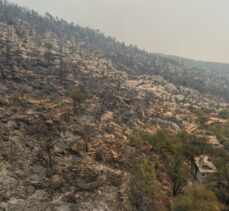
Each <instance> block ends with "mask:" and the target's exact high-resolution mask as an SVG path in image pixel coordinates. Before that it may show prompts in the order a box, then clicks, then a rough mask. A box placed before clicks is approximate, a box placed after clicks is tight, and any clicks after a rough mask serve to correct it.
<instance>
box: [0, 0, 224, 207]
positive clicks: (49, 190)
mask: <svg viewBox="0 0 229 211" xmlns="http://www.w3.org/2000/svg"><path fill="white" fill-rule="evenodd" d="M0 20H1V22H0V46H1V48H0V49H1V50H0V54H1V57H0V60H1V63H0V69H1V77H0V111H1V112H0V160H1V161H0V186H1V188H0V209H2V210H4V209H5V210H53V209H54V210H132V209H133V208H132V207H131V204H130V200H129V196H130V191H129V188H128V184H129V175H130V169H131V167H132V163H133V160H134V159H135V158H136V157H138V156H139V155H143V154H146V155H147V154H151V155H152V156H155V157H156V154H154V152H152V149H151V147H150V146H149V145H147V144H146V145H145V146H144V148H141V149H140V148H137V147H134V146H132V145H131V144H130V134H131V133H132V130H134V129H135V128H141V129H142V130H144V131H155V129H157V128H165V129H168V130H169V131H171V132H178V131H181V130H184V129H185V128H186V127H189V126H190V125H192V124H194V123H197V120H196V118H197V117H196V114H195V112H194V111H195V109H202V108H204V109H206V110H209V111H210V112H212V113H214V114H215V113H218V112H219V111H221V110H223V109H226V108H228V104H227V103H225V102H224V101H223V100H219V99H218V98H215V97H212V96H208V97H207V96H206V95H202V94H200V92H198V91H197V90H194V89H191V88H188V87H184V86H179V85H177V84H173V83H171V80H170V78H168V80H166V79H165V78H166V77H165V78H163V77H162V75H163V74H165V73H166V71H167V70H169V69H170V67H171V68H172V67H173V66H171V65H172V63H171V62H172V61H170V60H168V63H165V64H164V66H163V67H164V68H163V67H162V66H160V65H159V63H160V62H166V61H167V60H165V59H160V58H158V57H155V56H153V55H152V58H153V59H152V62H155V64H154V66H153V68H154V69H155V67H157V68H158V69H157V70H158V71H159V72H163V74H152V73H151V72H150V70H149V69H148V67H149V66H151V64H148V63H147V58H144V55H145V56H149V57H151V55H150V54H143V52H140V51H139V50H136V51H137V52H138V53H139V54H138V53H137V54H135V53H134V52H135V50H134V48H133V47H129V48H127V47H125V46H124V45H123V51H119V50H120V47H118V50H114V51H110V49H113V47H112V48H110V47H109V45H110V44H112V43H113V44H115V42H114V41H113V40H112V39H111V38H106V40H105V41H106V44H104V43H103V42H104V39H105V38H104V37H103V36H102V35H101V34H98V33H96V32H95V31H93V30H90V29H84V28H80V27H77V26H73V25H69V24H68V23H66V22H65V21H63V20H58V19H55V20H54V19H53V18H52V17H51V16H50V15H48V14H47V16H46V17H44V18H43V17H41V16H39V15H38V14H37V13H35V12H34V11H27V10H25V9H22V8H18V7H17V6H14V5H9V4H8V3H3V2H1V1H0ZM37 23H39V24H37ZM44 23H45V24H44ZM65 29H68V31H66V30H65ZM116 45H118V46H122V45H121V44H120V43H116ZM104 48H105V49H104ZM109 51H110V52H109ZM107 52H109V55H107ZM132 52H133V55H130V54H131V53H132ZM123 55H125V56H123ZM122 56H123V57H122ZM139 57H141V58H139ZM144 59H146V60H145V62H146V63H145V66H144V67H143V66H142V65H143V64H142V63H141V62H142V61H143V60H144ZM150 61H151V60H150ZM157 62H159V63H158V64H156V63H157ZM158 65H159V66H158ZM178 69H179V68H178ZM178 69H176V71H177V70H178ZM171 71H172V72H173V70H171ZM176 71H175V72H176ZM182 71H183V70H182ZM182 71H181V72H182ZM143 72H147V74H143ZM159 72H157V73H159ZM149 73H150V74H149ZM225 87H226V86H225ZM226 88H228V87H226ZM162 179H164V183H165V185H164V191H165V192H166V193H167V201H169V200H170V198H171V197H170V196H171V192H170V191H169V189H170V186H171V183H170V181H169V179H168V178H167V177H166V176H165V175H164V176H162ZM163 203H164V204H165V207H167V209H169V208H170V206H171V205H170V204H169V202H165V201H163Z"/></svg>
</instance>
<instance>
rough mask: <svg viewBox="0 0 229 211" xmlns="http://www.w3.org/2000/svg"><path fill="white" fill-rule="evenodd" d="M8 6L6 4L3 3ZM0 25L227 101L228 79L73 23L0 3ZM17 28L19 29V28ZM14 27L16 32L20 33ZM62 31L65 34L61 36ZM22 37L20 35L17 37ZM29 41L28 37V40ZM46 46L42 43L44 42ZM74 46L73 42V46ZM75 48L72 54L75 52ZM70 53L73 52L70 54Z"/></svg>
mask: <svg viewBox="0 0 229 211" xmlns="http://www.w3.org/2000/svg"><path fill="white" fill-rule="evenodd" d="M5 4H6V5H7V3H5ZM0 8H1V14H2V15H1V18H0V20H1V21H2V22H5V23H7V24H9V25H12V26H14V25H15V24H16V25H18V23H15V22H17V21H18V20H20V21H21V22H22V23H24V24H25V25H26V26H24V29H25V28H27V29H26V30H27V31H30V32H31V31H35V32H37V33H38V34H39V36H38V37H33V38H32V39H33V40H35V39H36V42H37V41H38V40H39V39H42V38H43V37H44V36H45V34H46V35H47V33H48V32H49V33H52V34H53V35H52V36H57V37H59V38H60V37H61V36H62V35H63V36H64V39H66V40H71V41H73V42H75V43H77V44H78V45H79V46H80V48H81V49H84V50H86V51H89V52H90V54H92V55H101V56H102V57H104V58H106V59H110V60H111V61H112V63H113V64H114V65H115V67H117V68H121V69H122V70H123V71H126V72H128V73H132V74H156V75H160V76H163V77H164V78H165V79H166V80H168V81H170V82H172V83H175V84H177V85H182V86H186V87H190V88H194V89H196V90H198V91H199V92H201V93H204V94H212V95H215V96H218V97H223V98H224V99H226V100H228V98H229V95H228V93H229V90H228V83H229V82H228V80H226V79H224V78H222V75H221V74H220V73H219V74H217V73H218V71H215V73H214V74H211V73H210V74H209V71H206V70H205V71H204V70H202V71H200V70H198V68H197V69H196V68H194V67H190V66H189V65H187V66H183V65H180V64H179V62H178V61H177V60H174V59H170V58H165V57H164V56H159V55H157V54H152V53H147V52H145V51H142V50H140V49H138V48H137V47H135V46H132V45H131V46H126V45H125V43H120V42H117V41H116V40H115V39H114V38H111V37H105V36H104V35H103V34H102V33H99V32H98V31H96V30H92V29H89V28H83V27H80V26H78V25H75V24H73V23H71V24H69V23H67V22H66V21H64V20H62V19H58V18H54V17H52V16H51V15H50V14H48V13H47V14H46V16H45V17H41V16H40V15H39V14H37V13H36V12H35V11H27V10H25V9H24V8H18V7H17V6H15V5H8V6H3V3H1V7H0ZM18 27H19V26H18ZM18 27H17V30H18V31H20V29H19V28H20V27H22V26H20V27H19V28H18ZM63 32H64V33H63ZM20 35H21V36H22V37H23V34H20ZM30 38H31V37H30ZM43 44H45V43H43ZM72 44H73V46H74V43H72ZM75 50H76V49H74V50H73V51H75ZM72 53H73V52H72Z"/></svg>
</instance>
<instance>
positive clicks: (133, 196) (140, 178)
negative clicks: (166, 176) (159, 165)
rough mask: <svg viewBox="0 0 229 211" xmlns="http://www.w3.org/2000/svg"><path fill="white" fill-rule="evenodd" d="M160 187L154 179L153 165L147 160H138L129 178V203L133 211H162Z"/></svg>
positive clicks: (143, 158)
mask: <svg viewBox="0 0 229 211" xmlns="http://www.w3.org/2000/svg"><path fill="white" fill-rule="evenodd" d="M160 190H161V187H160V183H159V182H158V181H157V179H156V171H155V164H154V163H153V162H151V161H149V160H148V159H147V158H145V157H142V158H138V159H137V160H136V161H135V163H134V165H133V168H132V171H131V177H130V201H131V203H132V205H133V208H134V209H135V210H138V211H141V210H144V211H151V210H155V211H157V210H158V211H162V210H164V207H163V205H162V203H161V200H160V199H161V197H162V195H161V191H160Z"/></svg>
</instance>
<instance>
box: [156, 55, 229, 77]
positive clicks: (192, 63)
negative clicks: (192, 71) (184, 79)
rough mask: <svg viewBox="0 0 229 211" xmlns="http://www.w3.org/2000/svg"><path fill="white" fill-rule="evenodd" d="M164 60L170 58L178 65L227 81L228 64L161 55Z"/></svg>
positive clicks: (228, 73) (228, 75) (228, 74)
mask: <svg viewBox="0 0 229 211" xmlns="http://www.w3.org/2000/svg"><path fill="white" fill-rule="evenodd" d="M161 56H164V57H165V58H170V59H174V60H176V61H178V63H179V64H183V65H184V66H189V67H192V68H198V69H203V70H206V71H208V72H209V73H211V74H214V75H219V76H221V77H226V78H227V79H228V80H229V64H226V63H219V62H207V61H198V60H193V59H187V58H183V57H178V56H171V55H161Z"/></svg>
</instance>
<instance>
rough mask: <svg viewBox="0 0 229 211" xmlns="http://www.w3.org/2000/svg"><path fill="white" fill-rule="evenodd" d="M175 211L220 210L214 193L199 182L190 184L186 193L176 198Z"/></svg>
mask: <svg viewBox="0 0 229 211" xmlns="http://www.w3.org/2000/svg"><path fill="white" fill-rule="evenodd" d="M173 210H174V211H218V210H219V208H218V202H217V198H216V196H215V195H214V193H213V192H212V191H210V190H208V189H207V188H206V187H205V186H203V185H201V184H198V185H193V186H188V187H186V189H185V190H184V194H183V195H180V196H178V197H176V198H175V201H174V207H173Z"/></svg>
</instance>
